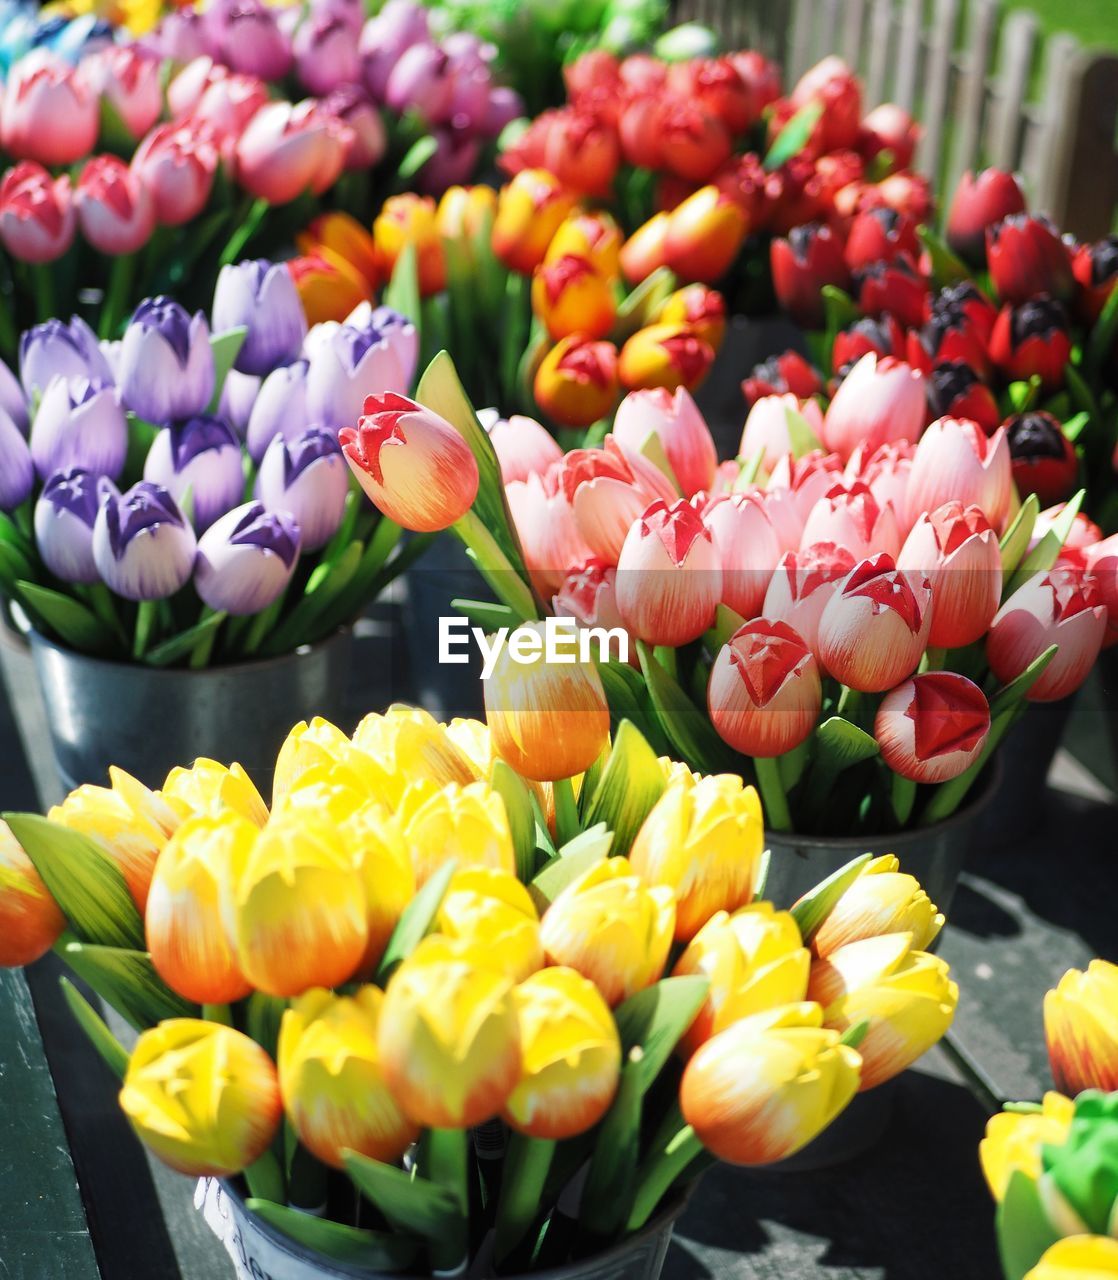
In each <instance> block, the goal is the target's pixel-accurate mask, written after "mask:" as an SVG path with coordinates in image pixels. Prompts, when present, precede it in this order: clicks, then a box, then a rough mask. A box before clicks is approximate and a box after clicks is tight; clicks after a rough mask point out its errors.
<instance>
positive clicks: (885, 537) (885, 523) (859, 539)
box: [800, 480, 901, 560]
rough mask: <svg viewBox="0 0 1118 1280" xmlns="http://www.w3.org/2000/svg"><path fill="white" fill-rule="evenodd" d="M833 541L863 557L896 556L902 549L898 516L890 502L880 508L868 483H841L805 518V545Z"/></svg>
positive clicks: (833, 487) (829, 491) (802, 536)
mask: <svg viewBox="0 0 1118 1280" xmlns="http://www.w3.org/2000/svg"><path fill="white" fill-rule="evenodd" d="M816 542H834V543H837V544H838V545H839V546H840V547H845V548H846V549H847V551H849V552H850V554H851V555H852V556H853V557H854V558H855V560H861V559H862V558H864V557H865V556H870V555H873V554H874V553H875V552H878V551H883V552H888V554H889V555H890V556H895V555H896V554H897V552H898V551H899V550H900V549H901V535H900V529H899V527H898V525H897V516H896V513H895V512H894V510H893V508H892V507H891V506H889V505H886V506H884V507H880V506H878V504H877V500H876V499H875V498H874V496H873V494H872V493H871V492H870V489H869V486H868V485H866V484H863V483H862V481H860V480H854V481H852V482H851V483H850V484H845V483H839V484H836V485H834V486H832V488H831V489H829V490H828V491H827V494H826V496H825V497H823V498H821V499H820V500H819V501H818V502H817V503H816V504H815V506H814V507H812V509H811V511H810V512H809V513H808V517H807V519H806V520H805V521H804V531H803V534H802V535H801V538H800V545H801V546H802V547H810V546H812V545H813V544H814V543H816Z"/></svg>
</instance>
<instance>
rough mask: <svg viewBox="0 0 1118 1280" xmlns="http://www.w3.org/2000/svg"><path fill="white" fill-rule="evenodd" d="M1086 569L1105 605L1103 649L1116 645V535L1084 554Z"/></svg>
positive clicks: (1117, 566) (1117, 614)
mask: <svg viewBox="0 0 1118 1280" xmlns="http://www.w3.org/2000/svg"><path fill="white" fill-rule="evenodd" d="M1084 559H1085V560H1086V562H1087V568H1088V569H1090V571H1091V573H1092V574H1094V577H1095V581H1096V582H1097V583H1098V587H1099V597H1100V599H1101V600H1102V602H1103V604H1104V605H1106V613H1107V625H1106V638H1105V640H1104V641H1103V646H1104V647H1109V646H1110V645H1112V644H1118V533H1112V534H1111V535H1110V537H1109V538H1105V539H1103V541H1102V542H1096V543H1095V545H1094V546H1093V547H1088V548H1087V549H1086V551H1085V552H1084Z"/></svg>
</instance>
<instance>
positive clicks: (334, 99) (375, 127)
mask: <svg viewBox="0 0 1118 1280" xmlns="http://www.w3.org/2000/svg"><path fill="white" fill-rule="evenodd" d="M322 106H323V109H324V110H325V111H327V112H328V113H329V114H330V115H332V116H333V117H334V118H335V119H336V120H341V121H342V123H343V124H347V125H349V127H350V129H351V130H352V131H353V133H352V138H351V140H350V142H349V144H348V149H347V150H346V158H345V167H346V169H347V170H350V171H354V170H358V171H359V170H361V169H372V168H375V167H376V166H377V165H378V164H380V162H381V160H383V159H384V153H385V151H386V150H387V149H388V134H387V133H386V131H385V128H384V120H383V119H382V117H381V114H380V112H379V111H378V110H377V108H376V107H375V106H374V105H373V100H372V99H371V98H370V97H369V95H368V93H367V92H366V91H365V90H364V89H363V88H362V87H361V86H360V85H359V84H343V85H342V86H341V87H340V88H338V89H335V90H334V92H333V93H332V94H330V96H329V97H328V98H326V99H325V101H324V102H323V104H322Z"/></svg>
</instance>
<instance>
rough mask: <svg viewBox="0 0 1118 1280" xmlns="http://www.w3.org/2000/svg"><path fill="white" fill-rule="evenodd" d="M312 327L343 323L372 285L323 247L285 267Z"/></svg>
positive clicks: (293, 259) (293, 260)
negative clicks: (330, 322)
mask: <svg viewBox="0 0 1118 1280" xmlns="http://www.w3.org/2000/svg"><path fill="white" fill-rule="evenodd" d="M285 266H286V269H287V271H288V272H289V273H290V275H291V279H292V281H293V282H294V285H295V289H296V292H297V293H298V294H299V302H300V305H301V306H302V309H303V312H304V314H305V315H306V318H307V321H308V323H309V324H312V325H319V324H324V323H326V322H327V321H331V320H332V321H334V322H336V323H340V322H341V321H343V320H344V319H345V318H346V316H347V315H349V314H350V312H351V311H352V310H353V309H354V308H355V307H357V306H358V305H360V303H362V302H364V301H365V300H366V299H367V298H368V296H369V283H368V281H367V280H366V279H365V277H364V276H363V275H361V273H360V272H359V271H357V270H356V269H355V268H354V267H353V265H352V264H351V263H348V262H345V261H344V260H342V259H341V258H340V257H338V255H337V254H335V253H333V252H332V251H330V250H329V249H326V248H324V247H322V248H319V249H318V250H317V251H315V252H312V253H308V254H305V255H304V256H303V257H300V258H291V259H289V260H288V262H287V263H286V264H285Z"/></svg>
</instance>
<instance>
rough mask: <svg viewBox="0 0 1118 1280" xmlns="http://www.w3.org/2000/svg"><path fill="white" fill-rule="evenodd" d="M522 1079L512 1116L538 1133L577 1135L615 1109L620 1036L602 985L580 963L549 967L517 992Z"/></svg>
mask: <svg viewBox="0 0 1118 1280" xmlns="http://www.w3.org/2000/svg"><path fill="white" fill-rule="evenodd" d="M514 996H515V1002H516V1011H517V1017H518V1019H519V1023H520V1055H521V1077H520V1083H519V1084H518V1085H517V1086H516V1088H515V1089H513V1091H512V1093H511V1094H510V1095H509V1099H508V1101H507V1102H506V1103H505V1110H504V1118H505V1121H506V1122H507V1123H508V1124H509V1125H511V1126H512V1128H514V1129H516V1130H517V1131H518V1132H519V1133H526V1134H529V1135H530V1136H531V1137H533V1138H554V1139H558V1140H562V1139H563V1138H572V1137H574V1136H575V1135H576V1134H579V1133H584V1132H585V1131H586V1130H587V1129H590V1128H592V1127H593V1126H594V1125H596V1124H597V1123H598V1121H599V1120H600V1119H601V1118H602V1116H604V1115H605V1113H606V1112H607V1111H608V1110H609V1107H610V1104H611V1103H612V1102H613V1097H614V1094H615V1093H616V1092H617V1081H618V1076H619V1075H620V1071H621V1040H620V1037H619V1036H618V1034H617V1024H616V1023H615V1022H614V1020H613V1015H612V1014H611V1013H610V1011H609V1006H608V1005H607V1004H606V1002H605V1001H604V1000H603V999H602V997H601V995H600V994H599V993H598V989H597V987H595V986H594V984H593V983H592V982H590V981H588V980H587V979H586V978H584V977H583V976H582V975H581V974H579V973H576V972H575V971H574V970H573V969H563V968H553V969H543V970H541V971H540V972H539V973H536V974H533V975H532V977H530V978H528V979H527V980H526V981H524V982H522V983H521V984H520V986H518V987H517V988H516V991H515V993H514Z"/></svg>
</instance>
